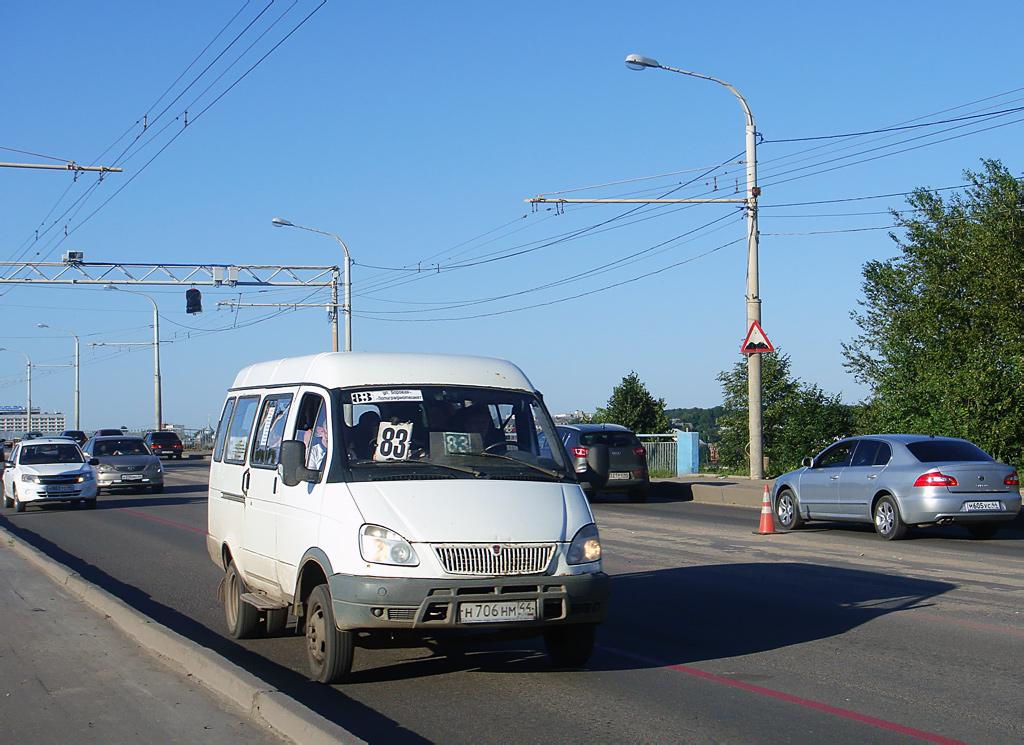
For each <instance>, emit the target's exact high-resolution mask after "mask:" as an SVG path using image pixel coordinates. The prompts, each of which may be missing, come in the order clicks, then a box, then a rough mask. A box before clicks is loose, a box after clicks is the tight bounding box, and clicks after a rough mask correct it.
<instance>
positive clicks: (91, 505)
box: [85, 499, 96, 510]
mask: <svg viewBox="0 0 1024 745" xmlns="http://www.w3.org/2000/svg"><path fill="white" fill-rule="evenodd" d="M85 509H87V510H94V509H96V500H95V499H87V500H85Z"/></svg>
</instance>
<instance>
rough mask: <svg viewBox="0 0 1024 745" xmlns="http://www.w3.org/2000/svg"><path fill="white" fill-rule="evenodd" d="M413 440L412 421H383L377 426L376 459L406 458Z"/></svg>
mask: <svg viewBox="0 0 1024 745" xmlns="http://www.w3.org/2000/svg"><path fill="white" fill-rule="evenodd" d="M411 442H412V422H403V423H401V424H392V423H391V422H381V423H380V426H379V427H378V428H377V449H376V450H375V451H374V453H373V459H374V460H405V459H406V458H408V457H409V448H410V443H411Z"/></svg>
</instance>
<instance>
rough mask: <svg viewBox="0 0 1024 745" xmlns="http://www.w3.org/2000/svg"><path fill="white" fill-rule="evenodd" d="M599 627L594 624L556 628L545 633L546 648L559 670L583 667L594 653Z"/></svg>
mask: <svg viewBox="0 0 1024 745" xmlns="http://www.w3.org/2000/svg"><path fill="white" fill-rule="evenodd" d="M596 637H597V626H596V625H595V624H592V623H588V624H575V625H573V626H555V627H553V628H550V629H548V630H547V631H545V632H544V647H545V648H546V649H547V650H548V657H550V658H551V662H552V663H554V665H555V667H558V668H565V667H569V668H575V667H583V666H584V665H586V664H587V660H589V659H590V654H591V652H593V651H594V640H595V638H596Z"/></svg>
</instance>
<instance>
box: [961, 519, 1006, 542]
mask: <svg viewBox="0 0 1024 745" xmlns="http://www.w3.org/2000/svg"><path fill="white" fill-rule="evenodd" d="M967 531H968V532H969V533H970V534H971V538H974V539H976V540H979V541H986V540H988V539H989V538H992V537H993V536H994V535H995V534H996V533H998V532H999V523H968V524H967Z"/></svg>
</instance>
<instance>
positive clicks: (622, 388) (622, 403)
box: [593, 372, 671, 434]
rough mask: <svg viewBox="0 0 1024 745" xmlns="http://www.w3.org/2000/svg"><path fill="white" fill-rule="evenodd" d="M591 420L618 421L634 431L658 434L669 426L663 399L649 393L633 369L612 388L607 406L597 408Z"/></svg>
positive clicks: (607, 422)
mask: <svg viewBox="0 0 1024 745" xmlns="http://www.w3.org/2000/svg"><path fill="white" fill-rule="evenodd" d="M593 421H595V422H598V423H606V424H621V425H622V426H623V427H626V428H627V429H631V430H633V431H634V432H643V433H646V434H658V433H661V432H668V431H670V429H671V427H670V423H669V420H668V415H667V414H666V413H665V399H663V398H658V399H656V398H655V397H654V396H652V395H651V394H650V393H649V392H648V390H647V387H646V386H645V385H644V384H643V382H642V381H641V380H640V377H639V376H638V375H637V374H636V373H635V372H630V374H629V375H627V376H626V377H624V378H623V379H622V382H621V383H619V385H617V386H615V388H613V389H612V395H611V398H609V399H608V406H607V408H604V409H601V408H599V409H598V410H597V412H596V413H595V414H594V419H593Z"/></svg>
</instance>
